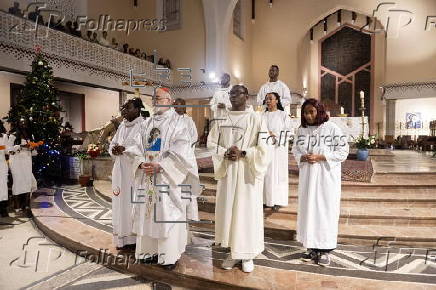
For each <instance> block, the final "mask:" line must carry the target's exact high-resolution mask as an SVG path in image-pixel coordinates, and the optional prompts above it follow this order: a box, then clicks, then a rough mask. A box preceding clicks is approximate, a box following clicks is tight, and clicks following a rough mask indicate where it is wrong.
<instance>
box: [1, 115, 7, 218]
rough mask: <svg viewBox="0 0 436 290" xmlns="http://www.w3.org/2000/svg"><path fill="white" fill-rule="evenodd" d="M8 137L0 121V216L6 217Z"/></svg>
mask: <svg viewBox="0 0 436 290" xmlns="http://www.w3.org/2000/svg"><path fill="white" fill-rule="evenodd" d="M8 144H9V137H8V135H7V134H6V129H5V127H4V126H3V122H2V121H0V216H1V217H8V216H9V214H8V171H9V167H8V164H7V162H6V154H7V147H8Z"/></svg>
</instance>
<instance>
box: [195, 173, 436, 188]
mask: <svg viewBox="0 0 436 290" xmlns="http://www.w3.org/2000/svg"><path fill="white" fill-rule="evenodd" d="M199 175H200V182H201V183H202V184H207V183H209V184H210V183H216V180H215V179H214V175H213V173H200V174H199ZM289 185H291V186H292V185H294V186H296V185H298V176H295V175H290V177H289ZM367 188H381V189H383V190H389V189H398V188H405V189H421V188H424V189H428V188H431V189H433V190H434V191H435V192H436V174H424V173H423V174H412V175H407V174H399V175H395V176H391V177H389V178H387V177H386V176H385V175H384V174H382V175H379V176H377V175H376V176H374V177H373V179H372V182H370V183H367V182H355V181H342V189H356V190H362V189H367Z"/></svg>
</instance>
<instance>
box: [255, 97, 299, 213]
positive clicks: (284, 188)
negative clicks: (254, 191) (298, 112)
mask: <svg viewBox="0 0 436 290" xmlns="http://www.w3.org/2000/svg"><path fill="white" fill-rule="evenodd" d="M265 100H266V105H267V109H266V110H267V111H266V112H265V113H263V115H262V117H263V119H264V122H266V124H267V127H268V134H269V136H270V137H268V139H267V141H266V143H267V145H268V150H269V155H270V156H271V163H270V164H269V166H268V170H267V171H266V174H265V180H264V184H263V204H264V205H265V206H267V207H272V208H273V210H274V211H277V210H279V207H280V206H287V205H288V197H289V170H288V166H289V162H288V156H289V153H288V150H289V137H291V136H293V135H294V132H293V128H292V123H291V119H290V118H289V116H288V114H287V113H286V112H284V109H283V106H282V104H281V101H280V96H279V95H278V94H277V93H268V94H267V95H266V99H265Z"/></svg>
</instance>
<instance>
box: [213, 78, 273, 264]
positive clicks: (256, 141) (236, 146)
mask: <svg viewBox="0 0 436 290" xmlns="http://www.w3.org/2000/svg"><path fill="white" fill-rule="evenodd" d="M247 100H248V90H247V88H246V87H244V86H242V85H236V86H233V87H232V89H231V91H230V102H231V103H232V108H231V110H230V111H228V112H227V117H226V118H225V120H223V121H220V123H217V125H216V126H213V127H212V130H211V132H210V134H209V136H208V142H207V147H208V149H209V150H212V151H213V155H212V160H213V165H214V173H215V179H216V180H218V183H217V191H216V207H215V243H216V244H220V245H221V246H222V247H230V254H229V256H228V257H227V258H226V259H225V260H224V261H223V263H222V268H224V269H226V270H230V269H232V268H233V267H234V266H235V265H236V264H238V263H240V262H242V270H243V271H244V272H247V273H248V272H251V271H253V269H254V263H253V259H254V258H255V257H256V256H257V255H259V254H260V253H262V251H263V250H264V230H263V206H262V204H263V196H262V189H263V178H264V175H265V172H266V170H267V167H268V163H269V159H268V153H267V148H266V143H265V141H263V140H262V137H263V139H266V137H267V128H266V124H265V123H264V122H263V120H262V116H261V115H260V114H259V113H257V112H254V111H253V110H251V109H249V108H247V106H246V103H247ZM218 124H219V125H218Z"/></svg>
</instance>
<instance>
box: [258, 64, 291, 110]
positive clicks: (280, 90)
mask: <svg viewBox="0 0 436 290" xmlns="http://www.w3.org/2000/svg"><path fill="white" fill-rule="evenodd" d="M268 76H269V82H267V83H265V84H263V85H262V86H261V87H260V90H259V92H258V93H257V104H258V105H264V104H265V97H266V94H268V93H273V92H275V93H277V94H279V96H280V97H281V102H282V106H283V108H287V107H288V106H289V105H290V104H291V103H292V99H291V91H290V90H289V88H288V86H287V85H286V84H285V83H284V82H282V81H281V80H279V67H278V66H277V65H275V64H273V65H272V66H271V67H270V69H269V71H268Z"/></svg>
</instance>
